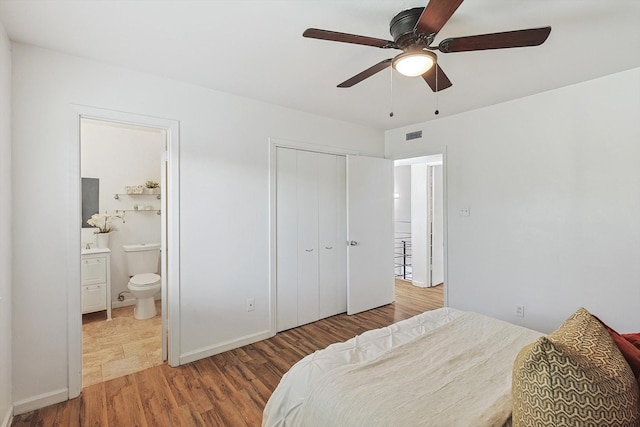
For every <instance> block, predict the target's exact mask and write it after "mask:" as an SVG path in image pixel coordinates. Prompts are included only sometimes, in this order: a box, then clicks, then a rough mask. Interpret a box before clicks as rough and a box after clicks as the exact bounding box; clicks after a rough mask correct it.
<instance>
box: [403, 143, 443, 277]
mask: <svg viewBox="0 0 640 427" xmlns="http://www.w3.org/2000/svg"><path fill="white" fill-rule="evenodd" d="M443 167H444V166H443V156H442V154H437V155H432V156H423V157H416V158H411V159H401V160H396V161H395V162H394V218H395V223H394V248H395V249H394V274H395V276H396V278H397V279H402V280H406V281H409V282H411V283H412V284H414V285H416V286H420V287H433V286H439V285H444V282H445V277H444V262H445V259H444V258H445V253H444V180H443V176H444V175H443Z"/></svg>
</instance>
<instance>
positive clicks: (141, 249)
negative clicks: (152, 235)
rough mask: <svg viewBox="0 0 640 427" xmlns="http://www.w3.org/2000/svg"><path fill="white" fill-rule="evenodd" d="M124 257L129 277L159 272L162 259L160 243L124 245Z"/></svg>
mask: <svg viewBox="0 0 640 427" xmlns="http://www.w3.org/2000/svg"><path fill="white" fill-rule="evenodd" d="M123 249H124V258H125V260H126V264H127V274H128V275H129V277H131V276H135V275H136V274H143V273H157V272H158V261H160V243H140V244H136V245H124V246H123Z"/></svg>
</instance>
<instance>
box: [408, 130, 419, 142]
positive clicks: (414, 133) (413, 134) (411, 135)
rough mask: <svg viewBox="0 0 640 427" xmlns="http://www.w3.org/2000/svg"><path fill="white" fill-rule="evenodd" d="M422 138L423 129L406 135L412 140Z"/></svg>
mask: <svg viewBox="0 0 640 427" xmlns="http://www.w3.org/2000/svg"><path fill="white" fill-rule="evenodd" d="M418 138H422V131H421V130H417V131H415V132H409V133H408V134H407V136H406V140H407V141H411V140H412V139H418Z"/></svg>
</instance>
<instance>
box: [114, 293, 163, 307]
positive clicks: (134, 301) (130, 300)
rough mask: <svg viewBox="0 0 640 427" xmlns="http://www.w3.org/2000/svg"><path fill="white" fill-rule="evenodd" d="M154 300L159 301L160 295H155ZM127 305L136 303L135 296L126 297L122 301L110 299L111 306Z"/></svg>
mask: <svg viewBox="0 0 640 427" xmlns="http://www.w3.org/2000/svg"><path fill="white" fill-rule="evenodd" d="M154 300H156V301H160V296H159V295H158V296H156V297H155V298H154ZM128 305H136V299H135V298H127V299H125V300H122V301H118V300H115V301H111V308H120V307H126V306H128Z"/></svg>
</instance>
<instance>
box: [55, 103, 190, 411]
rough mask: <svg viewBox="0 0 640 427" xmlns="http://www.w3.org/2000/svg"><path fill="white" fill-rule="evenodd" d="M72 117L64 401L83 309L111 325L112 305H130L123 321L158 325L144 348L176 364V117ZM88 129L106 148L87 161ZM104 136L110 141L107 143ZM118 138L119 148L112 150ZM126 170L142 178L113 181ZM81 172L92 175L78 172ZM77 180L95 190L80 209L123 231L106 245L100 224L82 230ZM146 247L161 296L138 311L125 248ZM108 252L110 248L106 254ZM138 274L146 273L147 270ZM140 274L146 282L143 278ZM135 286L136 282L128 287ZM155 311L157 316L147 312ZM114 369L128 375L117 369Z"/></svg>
mask: <svg viewBox="0 0 640 427" xmlns="http://www.w3.org/2000/svg"><path fill="white" fill-rule="evenodd" d="M73 117H74V122H75V132H76V135H77V147H78V156H77V159H78V163H77V165H76V171H77V172H76V173H77V175H76V177H77V181H76V182H77V187H76V188H75V189H74V190H75V191H77V193H76V194H77V212H78V214H77V217H76V218H74V224H77V227H78V228H77V229H78V232H77V234H76V236H77V237H76V239H77V240H76V239H73V240H74V241H75V243H74V244H73V245H72V246H71V249H72V251H73V252H74V253H76V254H77V258H75V257H74V259H73V260H70V269H71V271H72V273H73V274H72V275H71V277H72V280H71V281H70V283H69V286H70V289H69V301H68V310H69V331H68V337H69V340H68V345H69V352H68V354H69V362H68V363H69V398H74V397H76V396H78V395H79V394H80V392H81V390H82V387H83V315H82V314H83V313H87V314H90V315H93V316H97V317H101V318H102V319H100V320H101V321H102V324H103V325H106V324H107V323H109V324H110V326H111V324H113V323H114V320H108V319H109V318H113V319H115V318H116V310H120V309H121V308H123V309H128V310H130V311H131V312H132V313H133V312H134V306H135V307H136V314H134V315H133V316H132V317H131V319H129V320H128V322H130V323H131V324H134V323H133V322H144V321H146V319H152V321H154V322H157V323H159V324H160V328H158V327H157V325H156V326H155V327H156V328H157V329H159V330H160V333H159V334H157V338H152V341H157V344H156V343H155V342H154V344H153V346H154V349H153V350H150V353H155V355H154V356H155V357H156V358H157V359H158V360H159V361H160V363H162V362H163V361H168V363H169V365H171V366H178V365H179V339H178V338H179V330H180V327H179V318H180V316H179V298H178V296H179V291H180V289H179V277H180V272H179V267H180V257H179V245H178V242H179V237H180V236H179V227H178V225H179V212H180V211H179V203H178V200H179V175H178V165H179V156H178V153H179V150H178V144H179V140H178V138H179V135H178V128H179V123H178V122H177V121H175V120H169V119H162V118H156V117H149V116H141V115H137V114H131V113H124V112H117V111H112V110H103V109H97V108H92V107H85V106H75V108H74V114H73ZM91 134H93V137H96V135H101V136H99V137H97V140H98V141H101V142H99V144H105V146H102V147H101V148H100V149H98V150H97V155H96V156H95V158H94V159H92V160H88V159H87V158H86V157H84V156H82V155H83V154H86V153H83V152H82V150H88V147H87V146H86V147H83V145H84V142H87V141H83V139H84V138H85V137H87V138H88V136H89V135H91ZM105 135H110V136H109V137H106V136H105ZM144 135H147V137H149V138H146V137H144ZM142 139H149V140H150V141H153V142H151V146H153V148H149V147H146V148H144V147H143V145H145V144H141V143H140V141H141V140H142ZM110 141H111V142H112V144H111V145H109V142H110ZM113 141H116V143H113ZM124 141H128V144H129V145H131V146H132V147H133V146H135V148H134V152H127V153H125V152H123V150H124V151H127V150H126V149H125V148H123V146H122V144H121V143H123V142H124ZM94 142H96V141H94ZM119 143H120V146H119V147H118V148H117V147H116V146H117V145H118V144H119ZM94 148H95V147H94ZM136 149H137V151H136ZM83 157H84V158H83ZM108 159H111V160H110V162H107V160H108ZM91 162H93V163H94V165H93V171H90V170H87V169H85V166H89V164H90V163H91ZM144 163H149V164H152V165H153V171H150V170H148V169H145V167H143V166H142V165H143V164H144ZM127 165H128V166H127ZM89 169H91V167H89ZM126 170H129V172H130V171H131V170H133V171H138V170H139V171H142V174H143V175H140V176H134V175H135V172H134V175H130V176H129V175H127V177H126V179H127V182H126V183H125V182H124V181H121V182H118V180H119V179H120V180H121V178H125V176H124V175H125V171H126ZM85 174H86V175H94V176H83V175H85ZM82 178H92V179H90V180H89V181H88V184H89V187H93V188H94V189H97V194H95V195H93V196H92V198H93V199H94V205H93V206H92V207H89V208H86V209H89V210H91V209H93V210H94V211H97V212H98V213H99V214H101V216H99V217H98V218H97V220H98V222H99V225H100V226H103V227H104V226H106V223H105V222H104V221H105V220H106V219H110V220H111V224H110V225H111V226H115V227H116V228H120V229H121V231H122V233H121V235H118V234H117V233H120V231H116V232H115V233H112V236H110V237H109V240H110V243H109V244H108V246H107V247H105V243H104V240H105V239H104V236H99V234H103V233H99V234H98V235H94V234H93V232H94V231H96V229H97V228H98V227H96V226H95V224H94V227H93V229H81V227H82V224H83V223H84V222H86V220H87V217H90V216H91V215H92V213H91V212H88V211H87V212H85V213H84V216H85V218H84V219H83V213H82V210H83V206H82V205H83V199H84V195H83V189H84V185H83V181H84V180H82ZM102 180H104V181H102ZM129 180H130V181H131V182H129ZM90 181H93V182H90ZM101 181H102V182H101ZM134 181H135V182H134ZM147 181H149V182H148V183H147ZM156 183H157V186H156ZM91 184H92V185H91ZM147 184H148V185H147ZM100 193H102V194H100ZM125 234H126V235H125ZM116 236H117V237H116ZM127 245H128V246H132V247H133V249H131V247H130V248H129V249H125V247H124V246H127ZM146 245H151V246H153V247H157V248H158V249H159V250H158V251H157V252H156V256H157V258H155V260H156V261H157V264H159V267H151V270H155V272H149V273H150V274H153V275H157V276H156V277H157V281H156V282H154V284H158V282H159V295H160V298H159V302H158V303H156V302H155V299H156V295H155V294H156V292H154V293H153V295H151V297H150V299H149V301H148V302H149V303H150V304H146V305H145V307H146V309H141V308H140V307H142V304H138V302H139V301H140V300H142V299H143V297H140V298H139V297H136V293H134V292H131V291H132V289H131V287H129V282H130V279H131V277H130V274H128V273H129V270H128V269H127V265H126V263H125V261H124V258H125V255H124V253H123V252H126V251H127V250H131V251H134V252H136V253H138V254H140V253H144V252H148V251H147V250H146V249H149V248H148V247H146ZM109 246H110V247H109ZM169 248H170V249H171V250H169ZM111 249H114V251H113V252H112V251H111ZM85 255H87V256H88V258H90V261H89V262H87V266H85V264H84V262H85V260H84V257H85ZM112 256H113V258H112ZM112 261H113V264H112ZM149 264H151V263H149ZM138 273H140V272H138ZM138 273H136V274H135V275H134V276H136V275H138ZM141 275H142V276H145V274H141ZM145 278H146V279H149V277H147V276H145ZM141 279H142V278H141ZM137 284H138V283H137V282H136V283H135V284H134V285H137ZM144 284H146V282H145V283H144ZM85 285H86V286H87V289H86V290H85V289H84V287H85ZM112 285H113V286H112ZM145 289H146V288H145ZM133 290H135V291H139V290H140V289H133ZM138 295H139V292H138ZM138 308H140V309H139V310H138ZM154 309H155V310H154ZM153 311H155V312H156V315H153ZM145 318H146V319H145ZM145 334H146V333H141V334H140V338H142V339H144V335H145ZM108 341H109V339H107V338H105V339H104V340H103V341H102V342H100V341H97V342H96V343H94V344H93V345H94V346H96V347H97V349H98V351H100V350H101V349H103V348H104V349H105V352H107V353H108V352H109V351H111V350H109V349H108V348H107V347H108V345H107V343H108ZM112 341H116V342H122V341H128V342H129V343H131V341H132V340H130V339H123V338H122V337H120V338H117V337H114V338H113V339H112ZM123 344H124V343H123ZM134 345H135V344H134ZM85 350H89V348H88V347H87V348H85ZM119 351H120V352H121V354H123V355H124V356H125V358H126V356H127V353H129V354H132V348H128V349H125V348H124V347H122V348H121V349H120V350H119ZM142 351H144V350H142ZM158 356H159V357H158ZM130 362H132V359H130V360H125V361H121V362H119V366H113V368H115V369H112V370H111V372H110V373H109V374H108V375H107V378H102V379H103V380H106V379H109V378H113V377H116V376H118V372H117V371H118V369H119V368H125V369H126V368H127V365H129V363H130ZM146 365H148V363H146V362H145V361H142V363H141V364H139V367H142V369H144V368H145V367H146ZM101 369H102V368H101ZM120 372H121V373H122V374H126V372H124V371H123V370H120Z"/></svg>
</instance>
